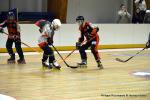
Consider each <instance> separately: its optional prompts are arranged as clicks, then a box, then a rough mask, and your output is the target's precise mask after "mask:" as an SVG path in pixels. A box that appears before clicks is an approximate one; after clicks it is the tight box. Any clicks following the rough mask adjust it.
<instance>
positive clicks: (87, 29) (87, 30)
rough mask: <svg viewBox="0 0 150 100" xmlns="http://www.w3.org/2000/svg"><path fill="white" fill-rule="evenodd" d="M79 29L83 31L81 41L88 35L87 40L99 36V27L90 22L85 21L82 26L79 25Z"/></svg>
mask: <svg viewBox="0 0 150 100" xmlns="http://www.w3.org/2000/svg"><path fill="white" fill-rule="evenodd" d="M79 30H80V32H81V37H80V38H79V42H83V41H84V37H86V39H87V40H90V39H92V38H93V39H96V38H99V36H98V34H97V27H93V26H92V25H91V23H89V22H85V23H84V24H83V25H82V26H80V27H79Z"/></svg>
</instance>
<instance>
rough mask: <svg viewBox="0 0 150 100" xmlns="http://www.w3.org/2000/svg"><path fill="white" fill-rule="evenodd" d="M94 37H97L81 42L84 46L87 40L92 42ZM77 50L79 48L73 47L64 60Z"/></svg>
mask: <svg viewBox="0 0 150 100" xmlns="http://www.w3.org/2000/svg"><path fill="white" fill-rule="evenodd" d="M94 38H95V37H93V38H91V39H90V40H89V41H87V40H85V41H83V42H82V43H81V46H82V45H83V44H84V43H86V42H90V41H91V40H92V39H94ZM76 50H77V49H73V50H72V51H71V52H70V53H69V54H68V55H67V56H66V57H65V58H64V60H66V59H67V58H68V57H70V56H71V54H73V53H74V52H75V51H76Z"/></svg>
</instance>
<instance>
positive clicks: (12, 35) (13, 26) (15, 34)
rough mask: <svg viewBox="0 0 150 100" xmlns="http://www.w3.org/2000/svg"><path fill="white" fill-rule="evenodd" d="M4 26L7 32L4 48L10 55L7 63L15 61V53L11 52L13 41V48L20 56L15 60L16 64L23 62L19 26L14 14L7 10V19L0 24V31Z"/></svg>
mask: <svg viewBox="0 0 150 100" xmlns="http://www.w3.org/2000/svg"><path fill="white" fill-rule="evenodd" d="M5 27H7V29H8V33H9V34H8V39H7V42H6V48H7V51H8V53H9V55H10V58H9V59H8V63H15V53H14V52H13V49H12V45H13V43H15V48H16V51H17V53H18V55H19V58H20V59H19V60H17V62H18V64H25V63H26V62H25V59H24V55H23V51H22V48H21V38H20V26H19V24H18V22H17V21H16V20H15V15H14V13H13V12H8V15H7V20H5V21H4V22H3V23H2V24H0V32H1V33H3V28H5Z"/></svg>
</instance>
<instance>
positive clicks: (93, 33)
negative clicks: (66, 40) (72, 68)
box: [76, 16, 103, 69]
mask: <svg viewBox="0 0 150 100" xmlns="http://www.w3.org/2000/svg"><path fill="white" fill-rule="evenodd" d="M76 22H77V23H78V24H79V30H80V32H81V36H80V38H79V40H78V42H77V43H76V48H77V49H78V50H79V52H80V56H81V60H82V61H81V63H78V66H80V67H87V54H86V52H85V50H86V49H88V48H89V47H91V52H92V53H93V55H94V57H95V60H96V62H97V67H98V68H99V69H103V65H102V64H101V61H100V56H99V53H98V44H99V35H98V33H97V32H98V31H99V28H98V27H94V26H92V25H91V23H89V22H85V21H84V17H83V16H78V17H77V18H76ZM84 37H85V38H86V39H87V43H85V44H84V45H82V46H81V44H82V42H83V41H84Z"/></svg>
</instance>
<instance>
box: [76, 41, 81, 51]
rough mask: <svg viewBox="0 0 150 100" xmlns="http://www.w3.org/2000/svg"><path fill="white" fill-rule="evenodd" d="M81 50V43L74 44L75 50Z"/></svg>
mask: <svg viewBox="0 0 150 100" xmlns="http://www.w3.org/2000/svg"><path fill="white" fill-rule="evenodd" d="M80 48H81V43H80V42H76V49H78V50H79V49H80Z"/></svg>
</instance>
